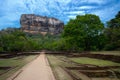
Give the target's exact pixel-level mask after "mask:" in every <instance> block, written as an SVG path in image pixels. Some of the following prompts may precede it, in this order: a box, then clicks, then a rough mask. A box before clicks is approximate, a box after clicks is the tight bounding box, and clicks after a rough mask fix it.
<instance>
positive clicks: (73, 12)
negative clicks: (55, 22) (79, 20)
mask: <svg viewBox="0 0 120 80" xmlns="http://www.w3.org/2000/svg"><path fill="white" fill-rule="evenodd" d="M64 13H65V14H68V15H69V14H75V15H80V14H85V11H71V12H64Z"/></svg>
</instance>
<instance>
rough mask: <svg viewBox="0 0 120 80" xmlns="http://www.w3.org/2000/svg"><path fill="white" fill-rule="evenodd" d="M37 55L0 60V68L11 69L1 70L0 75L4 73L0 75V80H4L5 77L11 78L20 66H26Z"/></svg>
mask: <svg viewBox="0 0 120 80" xmlns="http://www.w3.org/2000/svg"><path fill="white" fill-rule="evenodd" d="M36 57H37V55H30V56H19V57H14V58H9V59H0V67H12V70H9V71H8V70H1V69H0V73H4V72H5V74H3V75H0V80H6V78H7V77H9V76H11V75H12V74H13V73H14V72H16V71H17V70H18V69H20V68H21V67H22V66H24V65H25V64H27V63H28V62H30V61H32V60H33V59H35V58H36Z"/></svg>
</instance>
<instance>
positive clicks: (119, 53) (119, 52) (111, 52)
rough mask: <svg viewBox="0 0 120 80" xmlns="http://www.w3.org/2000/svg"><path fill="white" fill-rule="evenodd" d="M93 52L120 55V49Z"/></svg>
mask: <svg viewBox="0 0 120 80" xmlns="http://www.w3.org/2000/svg"><path fill="white" fill-rule="evenodd" d="M90 53H91V54H106V55H116V56H120V51H99V52H90Z"/></svg>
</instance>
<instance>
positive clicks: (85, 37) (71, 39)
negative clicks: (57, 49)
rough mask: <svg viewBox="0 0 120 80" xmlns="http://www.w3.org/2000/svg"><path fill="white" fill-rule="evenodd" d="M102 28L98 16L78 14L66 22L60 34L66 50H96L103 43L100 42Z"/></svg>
mask: <svg viewBox="0 0 120 80" xmlns="http://www.w3.org/2000/svg"><path fill="white" fill-rule="evenodd" d="M103 29H104V25H103V24H102V22H101V21H100V19H99V17H98V16H96V15H92V14H86V15H83V16H80V15H78V16H77V17H76V19H71V20H70V21H69V22H68V24H67V25H66V26H65V28H64V32H63V35H62V36H63V38H65V42H66V47H67V49H68V50H73V51H76V50H77V51H79V50H80V51H81V50H97V49H99V46H102V45H103V43H102V42H101V40H102V39H101V38H102V37H103V35H102V32H103Z"/></svg>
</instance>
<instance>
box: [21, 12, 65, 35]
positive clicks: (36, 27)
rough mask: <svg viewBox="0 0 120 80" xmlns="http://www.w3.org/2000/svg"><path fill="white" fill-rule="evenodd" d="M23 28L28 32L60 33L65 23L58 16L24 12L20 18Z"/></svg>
mask: <svg viewBox="0 0 120 80" xmlns="http://www.w3.org/2000/svg"><path fill="white" fill-rule="evenodd" d="M20 24H21V29H22V30H23V31H24V32H28V33H42V34H46V33H50V34H60V33H61V32H62V30H63V26H64V23H63V22H62V21H60V20H58V19H56V18H48V17H43V16H39V15H34V14H23V15H22V16H21V19H20Z"/></svg>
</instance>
